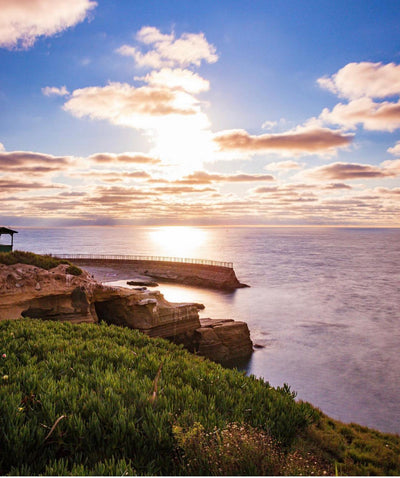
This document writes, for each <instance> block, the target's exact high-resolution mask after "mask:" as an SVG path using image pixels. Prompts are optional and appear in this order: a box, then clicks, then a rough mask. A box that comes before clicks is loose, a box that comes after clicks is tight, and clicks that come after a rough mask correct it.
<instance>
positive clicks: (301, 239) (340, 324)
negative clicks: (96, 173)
mask: <svg viewBox="0 0 400 478" xmlns="http://www.w3.org/2000/svg"><path fill="white" fill-rule="evenodd" d="M14 244H15V248H16V249H22V250H30V251H33V252H38V253H57V252H58V253H97V254H145V255H157V256H160V255H161V256H171V257H192V258H202V259H212V260H220V261H231V262H233V263H234V269H235V272H236V275H237V277H238V279H239V280H240V281H241V282H244V283H246V284H249V285H250V286H251V287H250V288H246V289H238V290H236V291H235V292H232V293H227V292H221V291H213V290H208V289H202V288H196V287H186V286H180V285H169V284H168V285H166V284H162V285H160V287H159V290H160V291H161V292H162V293H163V294H164V295H165V297H166V298H167V299H168V300H170V301H172V302H190V301H193V302H201V303H203V304H204V305H205V306H206V308H205V310H204V311H201V316H202V317H211V318H215V319H218V318H232V319H235V320H243V321H245V322H247V324H248V325H249V328H250V331H251V336H252V339H253V342H254V343H256V344H258V345H260V346H262V348H257V349H256V350H255V352H254V354H253V356H252V358H251V359H250V361H249V362H248V363H246V364H241V367H243V368H244V369H245V370H246V371H247V373H249V374H254V375H256V376H259V377H263V378H264V379H265V380H267V381H268V382H269V383H271V385H273V386H278V385H282V384H283V383H288V384H289V385H290V386H291V388H292V390H295V391H296V392H297V397H298V398H299V399H302V400H306V401H309V402H311V403H312V404H313V405H315V406H317V407H318V408H320V409H321V410H322V411H323V412H325V413H327V414H328V415H330V416H331V417H333V418H336V419H339V420H342V421H344V422H356V423H359V424H362V425H366V426H369V427H373V428H376V429H379V430H381V431H384V432H393V433H400V400H399V397H400V353H399V352H400V229H360V228H322V227H321V228H319V227H318V228H317V227H313V228H268V227H265V228H264V227H215V228H213V227H183V228H182V227H180V228H178V227H137V226H124V227H106V226H105V227H77V228H53V229H48V228H36V229H34V228H20V229H19V233H18V234H17V235H15V237H14Z"/></svg>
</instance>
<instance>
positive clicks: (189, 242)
mask: <svg viewBox="0 0 400 478" xmlns="http://www.w3.org/2000/svg"><path fill="white" fill-rule="evenodd" d="M207 235H208V233H207V231H205V230H204V229H198V228H195V227H188V226H167V227H160V228H157V229H155V230H153V231H151V232H150V238H151V240H152V241H153V242H154V243H156V244H157V248H158V249H159V251H160V255H162V256H168V257H169V256H171V257H191V258H200V259H201V258H202V256H203V255H204V253H203V250H204V249H203V246H204V244H205V243H206V240H207Z"/></svg>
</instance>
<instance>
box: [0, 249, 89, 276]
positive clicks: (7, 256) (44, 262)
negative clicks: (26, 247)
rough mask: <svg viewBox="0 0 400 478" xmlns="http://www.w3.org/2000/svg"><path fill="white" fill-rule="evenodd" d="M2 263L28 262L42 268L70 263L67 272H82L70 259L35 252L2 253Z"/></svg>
mask: <svg viewBox="0 0 400 478" xmlns="http://www.w3.org/2000/svg"><path fill="white" fill-rule="evenodd" d="M0 264H5V265H13V264H28V265H31V266H36V267H40V268H41V269H46V270H49V269H53V268H54V267H57V266H58V265H60V264H68V265H69V267H68V268H67V270H66V272H67V274H71V275H75V276H79V275H81V274H82V269H80V268H79V267H77V266H75V265H74V264H71V263H70V262H69V261H66V260H62V259H57V258H56V257H53V256H48V255H40V254H34V253H33V252H25V251H12V252H4V253H0Z"/></svg>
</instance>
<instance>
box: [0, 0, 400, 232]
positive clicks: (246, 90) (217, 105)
mask: <svg viewBox="0 0 400 478" xmlns="http://www.w3.org/2000/svg"><path fill="white" fill-rule="evenodd" d="M399 6H400V5H399V2H398V0H395V1H390V0H335V1H334V2H332V1H331V0H307V1H299V0H251V1H250V0H247V1H245V0H242V1H238V0H218V1H215V0H213V1H208V0H196V1H192V0H168V1H166V0H135V1H132V0H0V224H1V225H8V226H14V227H17V226H24V225H25V226H63V225H114V224H115V225H124V224H127V225H129V224H137V225H215V226H218V225H310V226H313V225H326V226H329V225H332V226H336V225H343V226H368V227H400V134H399V130H400V8H399Z"/></svg>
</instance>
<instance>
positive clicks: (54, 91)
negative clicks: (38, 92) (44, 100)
mask: <svg viewBox="0 0 400 478" xmlns="http://www.w3.org/2000/svg"><path fill="white" fill-rule="evenodd" d="M42 93H43V94H44V95H45V96H67V95H69V91H68V90H67V88H66V87H65V86H62V87H61V88H58V87H57V86H46V87H44V88H42Z"/></svg>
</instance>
